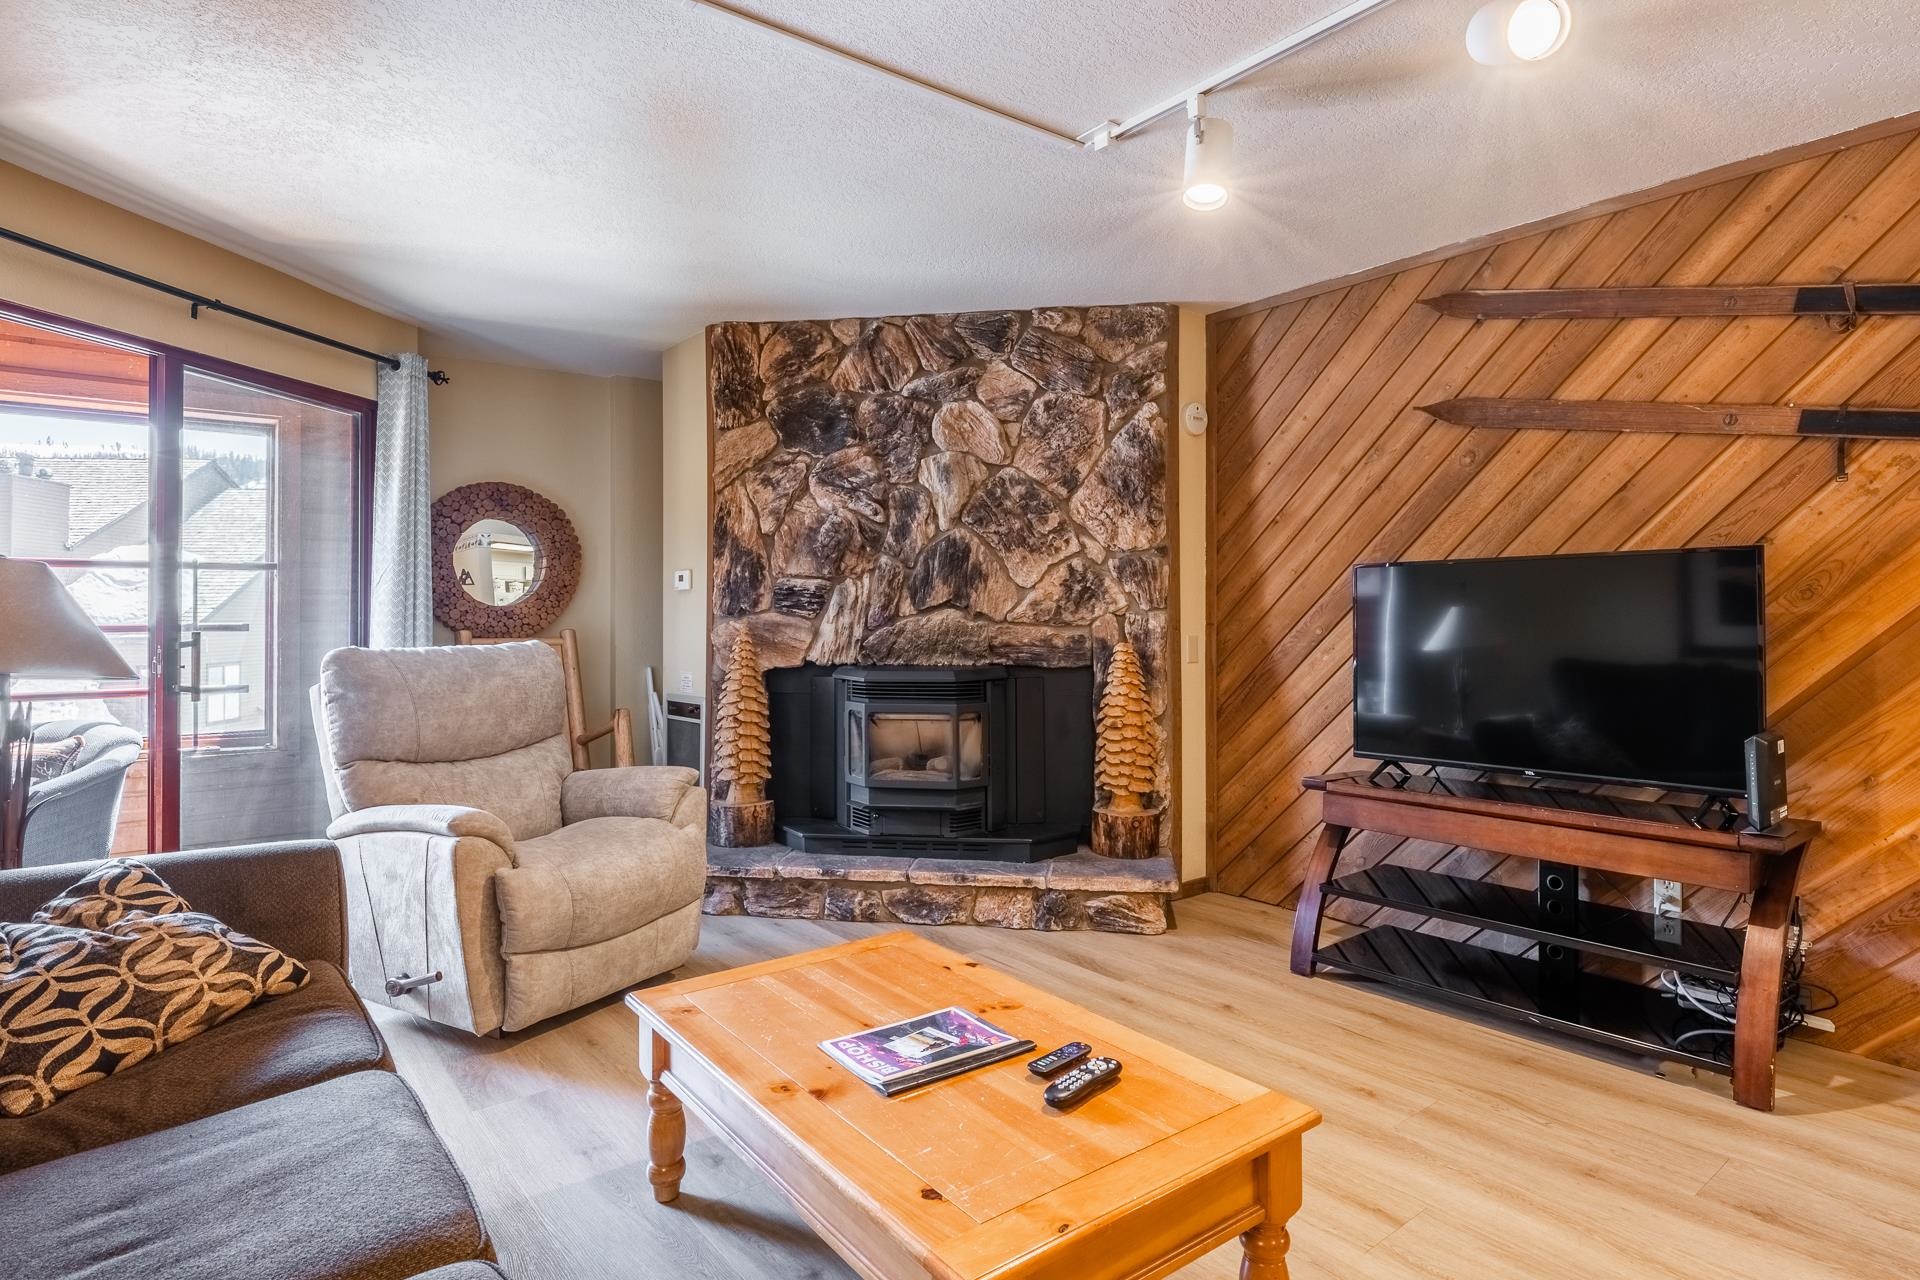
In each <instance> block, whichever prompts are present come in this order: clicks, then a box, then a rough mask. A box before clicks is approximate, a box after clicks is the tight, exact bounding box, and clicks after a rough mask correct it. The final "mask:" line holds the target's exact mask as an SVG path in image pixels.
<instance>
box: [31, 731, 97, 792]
mask: <svg viewBox="0 0 1920 1280" xmlns="http://www.w3.org/2000/svg"><path fill="white" fill-rule="evenodd" d="M86 745H87V740H86V739H85V738H83V737H81V736H80V735H79V734H77V733H76V734H74V735H73V736H72V737H71V738H61V739H60V740H59V741H58V742H36V743H34V744H33V751H32V753H31V754H32V758H33V765H32V769H33V773H32V776H31V777H30V778H29V779H28V781H29V782H30V783H31V782H52V781H53V780H54V779H55V778H57V777H59V776H60V775H61V774H63V773H65V772H67V771H68V770H69V769H71V768H73V762H74V761H75V760H78V759H79V758H80V752H81V750H82V748H84V747H85V746H86Z"/></svg>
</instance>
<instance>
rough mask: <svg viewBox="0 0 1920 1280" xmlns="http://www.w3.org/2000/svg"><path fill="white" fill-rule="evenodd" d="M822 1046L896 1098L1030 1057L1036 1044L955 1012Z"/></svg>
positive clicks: (927, 1015) (926, 1016) (910, 1020)
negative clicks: (991, 1065) (1021, 1056)
mask: <svg viewBox="0 0 1920 1280" xmlns="http://www.w3.org/2000/svg"><path fill="white" fill-rule="evenodd" d="M820 1047H821V1048H822V1049H824V1050H826V1053H827V1056H828V1057H830V1058H832V1059H833V1060H834V1061H835V1062H838V1063H839V1064H840V1065H841V1066H843V1067H845V1068H846V1069H847V1070H849V1071H851V1072H853V1074H855V1075H856V1076H859V1077H860V1078H861V1079H862V1080H864V1081H866V1082H867V1083H868V1084H870V1085H872V1086H873V1087H874V1088H876V1089H878V1090H879V1091H880V1092H881V1093H884V1094H886V1095H887V1096H888V1097H892V1096H893V1095H894V1094H896V1093H904V1092H905V1091H906V1090H908V1089H916V1088H918V1087H919V1086H921V1085H923V1084H931V1083H933V1082H934V1081H935V1080H945V1079H946V1078H947V1077H949V1076H957V1075H959V1074H960V1073H961V1072H963V1071H971V1070H973V1069H974V1068H975V1067H984V1066H986V1065H988V1064H989V1063H994V1062H1000V1061H1003V1060H1005V1059H1007V1058H1011V1057H1014V1056H1016V1055H1018V1054H1022V1053H1027V1052H1030V1051H1031V1050H1032V1049H1033V1047H1034V1044H1033V1041H1031V1040H1021V1039H1019V1038H1017V1037H1015V1036H1011V1035H1008V1034H1007V1033H1006V1032H1004V1031H1002V1030H1001V1029H1000V1028H998V1027H996V1026H994V1025H993V1024H992V1023H990V1022H986V1021H983V1020H981V1019H980V1018H977V1017H975V1016H974V1015H973V1014H971V1013H968V1012H967V1011H966V1010H965V1009H961V1008H958V1007H952V1008H946V1009H938V1010H935V1011H934V1012H932V1013H923V1014H920V1015H919V1016H917V1017H913V1018H903V1019H902V1020H901V1021H899V1022H890V1023H888V1024H887V1025H886V1026H884V1027H875V1028H874V1029H873V1030H871V1031H861V1032H857V1033H855V1034H853V1035H848V1036H836V1037H835V1038H833V1039H831V1040H822V1041H821V1042H820Z"/></svg>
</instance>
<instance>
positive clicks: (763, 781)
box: [713, 627, 773, 804]
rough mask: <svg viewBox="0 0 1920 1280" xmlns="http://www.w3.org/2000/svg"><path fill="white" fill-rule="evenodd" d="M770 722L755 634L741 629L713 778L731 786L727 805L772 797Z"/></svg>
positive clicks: (716, 728)
mask: <svg viewBox="0 0 1920 1280" xmlns="http://www.w3.org/2000/svg"><path fill="white" fill-rule="evenodd" d="M769 723H770V721H769V720H768V718H767V685H766V681H765V680H763V679H762V678H761V676H760V659H759V657H758V656H757V655H756V654H755V653H754V651H753V633H752V632H750V631H748V630H747V629H746V628H745V627H741V628H740V629H739V630H738V631H736V632H734V635H733V652H732V653H731V654H729V655H728V656H727V672H726V675H725V676H723V677H722V678H721V681H720V696H719V698H718V700H717V705H716V707H715V709H714V718H713V778H714V781H715V782H724V783H727V784H728V789H727V798H726V800H725V802H724V803H727V804H758V803H760V802H761V801H763V800H765V799H766V798H767V779H768V778H771V777H772V776H773V739H772V736H771V734H770V733H769V731H768V727H767V726H768V724H769Z"/></svg>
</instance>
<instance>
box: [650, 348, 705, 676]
mask: <svg viewBox="0 0 1920 1280" xmlns="http://www.w3.org/2000/svg"><path fill="white" fill-rule="evenodd" d="M661 373H662V379H661V407H662V416H663V419H664V425H663V433H664V439H663V441H662V448H661V452H662V465H661V476H662V483H661V491H660V529H661V551H660V554H661V562H660V589H661V602H662V614H663V618H662V627H661V630H662V643H663V647H664V650H665V655H666V658H665V661H666V671H667V678H666V686H667V688H666V691H667V693H669V694H678V693H683V692H685V691H686V690H685V688H684V686H683V685H682V683H681V681H682V678H683V677H691V679H692V682H693V685H692V691H693V692H694V693H700V692H702V691H703V690H704V688H705V684H706V678H707V560H708V558H709V551H708V546H707V489H708V485H707V337H706V334H704V333H696V334H694V335H693V336H692V337H691V338H688V339H687V340H686V341H685V342H682V343H680V344H679V345H678V346H675V347H671V348H669V349H668V351H667V354H666V360H665V362H664V365H663V367H662V370H661ZM681 569H685V570H686V571H687V573H688V576H689V579H690V585H689V587H688V589H687V590H685V591H676V590H675V589H674V585H673V575H674V573H675V571H676V570H681Z"/></svg>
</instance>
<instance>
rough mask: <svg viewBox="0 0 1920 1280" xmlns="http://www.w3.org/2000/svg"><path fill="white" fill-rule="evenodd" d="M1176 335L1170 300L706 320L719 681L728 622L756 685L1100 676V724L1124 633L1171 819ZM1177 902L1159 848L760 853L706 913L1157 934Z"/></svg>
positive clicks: (718, 862) (727, 873) (730, 876)
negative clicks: (1132, 854)
mask: <svg viewBox="0 0 1920 1280" xmlns="http://www.w3.org/2000/svg"><path fill="white" fill-rule="evenodd" d="M1172 332H1173V312H1172V308H1170V307H1167V306H1162V305H1144V306H1119V307H1087V308H1047V309H1042V310H1034V311H992V312H972V313H964V314H959V315H931V316H890V317H883V318H878V319H865V320H833V321H792V322H783V323H759V324H747V323H733V324H723V325H716V326H713V327H711V328H710V329H709V330H708V331H707V354H708V378H709V387H708V390H709V414H710V419H711V424H712V428H713V434H712V446H711V478H712V485H713V489H712V494H711V505H710V510H711V512H712V572H711V584H712V586H711V598H710V603H711V609H712V625H711V627H710V628H709V636H710V666H711V670H712V671H713V672H714V675H715V683H717V677H718V672H719V668H720V664H721V663H722V662H723V661H724V657H725V655H726V654H727V652H728V651H729V650H730V648H731V645H732V640H733V636H734V633H735V631H736V630H737V629H738V628H740V627H743V626H744V627H746V628H748V629H749V630H750V631H751V632H752V633H753V638H754V641H755V646H756V648H757V650H758V652H759V655H760V660H761V664H762V667H763V669H772V668H788V667H797V666H800V665H802V664H817V665H821V666H829V667H831V666H836V665H844V664H860V665H865V666H889V665H902V666H985V665H993V664H1003V665H1008V666H1031V667H1074V666H1078V667H1091V669H1092V670H1093V673H1094V686H1093V702H1092V703H1090V704H1089V706H1088V708H1087V714H1088V716H1089V719H1091V717H1092V714H1093V705H1094V703H1097V700H1098V697H1099V693H1100V689H1101V687H1102V685H1103V682H1104V679H1105V674H1106V666H1107V661H1108V658H1109V656H1110V655H1111V653H1112V648H1113V645H1114V644H1116V643H1117V642H1118V641H1119V640H1120V639H1122V638H1125V639H1128V640H1131V641H1132V642H1133V644H1134V647H1135V648H1136V650H1137V651H1138V653H1139V656H1140V659H1141V667H1142V670H1143V674H1144V675H1145V678H1146V681H1147V686H1148V691H1149V696H1150V699H1151V702H1152V706H1153V710H1154V713H1155V716H1156V718H1157V720H1158V723H1159V729H1160V741H1161V752H1160V758H1161V761H1162V763H1161V767H1160V780H1159V785H1158V786H1157V788H1156V792H1157V797H1156V798H1157V799H1158V800H1160V801H1161V802H1164V800H1165V798H1166V797H1167V796H1168V795H1169V793H1170V791H1171V785H1170V775H1169V772H1168V768H1169V766H1168V764H1167V761H1168V760H1169V758H1170V756H1171V752H1170V751H1169V750H1167V744H1168V743H1169V742H1170V740H1171V719H1170V717H1171V708H1170V704H1171V697H1170V693H1171V690H1170V688H1169V682H1170V677H1171V671H1170V667H1169V662H1170V653H1169V630H1170V627H1169V618H1168V601H1169V595H1170V582H1169V579H1170V576H1171V562H1170V555H1169V547H1168V535H1167V527H1168V491H1169V484H1168V474H1167V466H1168V444H1169V442H1168V440H1167V434H1168V423H1169V422H1170V421H1171V418H1172V399H1173V397H1172V395H1171V392H1170V388H1169V386H1168V346H1169V339H1170V338H1171V336H1172ZM774 789H775V790H776V791H777V790H778V789H779V781H778V780H777V779H776V781H775V783H774ZM723 791H724V788H719V789H717V790H716V795H715V799H716V800H724V799H725V798H726V797H725V795H724V794H722V792H723ZM1094 799H1095V801H1096V803H1104V802H1105V800H1106V797H1105V796H1104V795H1096V796H1095V797H1094ZM776 817H777V818H778V815H776ZM1167 828H1168V824H1166V823H1164V822H1163V823H1162V829H1161V832H1160V844H1161V848H1162V850H1163V852H1164V850H1166V848H1167V841H1168V837H1169V832H1168V829H1167ZM870 863H879V864H881V865H867V864H870ZM1176 890H1177V877H1176V875H1175V873H1174V871H1173V867H1172V863H1171V860H1170V859H1169V858H1167V857H1165V856H1162V857H1159V858H1154V859H1149V860H1146V861H1143V862H1131V863H1123V862H1112V861H1110V860H1107V859H1102V858H1097V857H1095V856H1094V855H1092V854H1091V853H1088V852H1085V851H1082V853H1080V854H1075V855H1070V856H1068V857H1066V858H1062V859H1055V860H1053V861H1052V862H1051V863H1046V862H1043V863H1037V864H1034V865H1033V866H1031V867H1021V866H1013V865H1008V864H990V865H985V866H983V865H982V864H979V863H972V862H967V863H953V862H952V861H951V860H949V859H944V858H935V857H927V858H911V859H910V858H902V857H891V858H886V857H883V858H872V857H863V856H859V855H830V854H806V853H799V852H796V851H794V850H791V849H788V848H785V847H784V846H771V847H769V848H766V849H761V850H715V851H714V854H713V857H712V859H711V860H710V871H709V895H708V905H707V909H708V910H709V911H710V912H712V913H717V914H727V913H733V912H749V913H752V914H764V915H789V916H791V915H814V916H827V917H829V918H835V919H859V920H865V919H872V920H889V919H890V920H897V921H900V922H902V923H916V924H918V923H957V922H962V921H968V920H971V921H975V922H978V923H985V924H996V925H1000V926H1002V927H1029V928H1053V929H1059V928H1109V929H1123V930H1129V931H1144V932H1157V931H1158V930H1159V929H1161V928H1164V927H1165V925H1166V922H1167V920H1168V918H1169V912H1168V909H1167V904H1168V903H1170V901H1171V897H1172V895H1173V893H1174V892H1175V891H1176Z"/></svg>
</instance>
